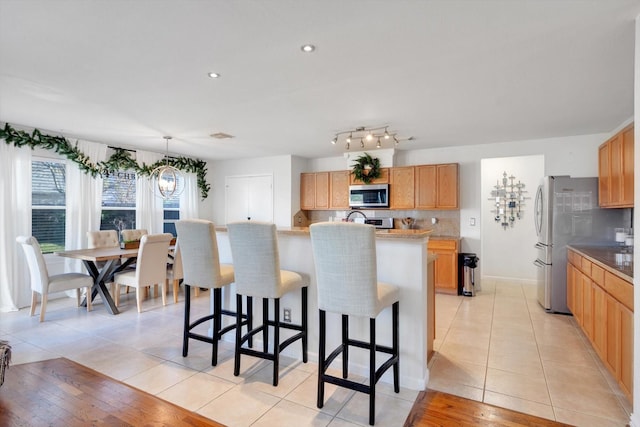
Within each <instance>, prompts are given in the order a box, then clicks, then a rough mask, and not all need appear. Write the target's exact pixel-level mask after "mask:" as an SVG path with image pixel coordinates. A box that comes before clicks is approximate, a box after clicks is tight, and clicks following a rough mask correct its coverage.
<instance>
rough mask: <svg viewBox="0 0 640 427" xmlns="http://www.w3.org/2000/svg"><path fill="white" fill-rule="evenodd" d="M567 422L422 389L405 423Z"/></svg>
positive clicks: (419, 426)
mask: <svg viewBox="0 0 640 427" xmlns="http://www.w3.org/2000/svg"><path fill="white" fill-rule="evenodd" d="M566 425H568V424H562V423H558V422H556V421H551V420H547V419H544V418H538V417H534V416H531V415H526V414H523V413H520V412H515V411H511V410H509V409H504V408H498V407H497V406H492V405H487V404H486V403H482V402H476V401H475V400H469V399H465V398H462V397H458V396H453V395H451V394H446V393H442V392H439V391H431V390H427V391H422V392H420V394H419V395H418V398H417V399H416V402H415V403H414V404H413V408H412V409H411V412H410V413H409V416H408V417H407V420H406V421H405V423H404V427H426V426H492V427H494V426H510V427H517V426H540V427H546V426H566Z"/></svg>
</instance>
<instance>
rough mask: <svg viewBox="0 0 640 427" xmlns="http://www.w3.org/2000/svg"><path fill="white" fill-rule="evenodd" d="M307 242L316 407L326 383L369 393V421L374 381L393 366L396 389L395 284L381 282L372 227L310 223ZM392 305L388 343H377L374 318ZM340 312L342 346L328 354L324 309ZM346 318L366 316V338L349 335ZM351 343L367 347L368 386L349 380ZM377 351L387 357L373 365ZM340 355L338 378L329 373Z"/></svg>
mask: <svg viewBox="0 0 640 427" xmlns="http://www.w3.org/2000/svg"><path fill="white" fill-rule="evenodd" d="M309 230H310V232H311V245H312V248H313V257H314V262H315V266H316V282H317V286H318V309H319V312H320V313H319V314H320V322H319V323H320V333H319V341H320V349H319V352H318V359H319V360H318V364H319V366H318V408H322V406H323V405H324V383H325V382H328V383H330V384H335V385H338V386H341V387H345V388H348V389H351V390H355V391H359V392H362V393H366V394H368V395H369V424H370V425H373V424H374V421H375V396H376V383H377V382H378V380H379V379H380V378H381V377H382V375H383V374H384V373H385V372H386V371H387V369H389V368H390V367H391V366H393V388H394V391H395V392H396V393H398V392H400V384H399V365H398V364H399V349H398V342H399V341H398V314H399V313H398V307H399V291H398V288H397V287H395V286H392V285H388V284H386V283H380V282H378V279H377V270H376V242H375V229H374V227H373V226H371V225H365V224H356V223H341V222H325V223H316V224H312V225H311V226H310V227H309ZM388 306H392V316H391V317H392V325H391V327H392V346H391V347H388V346H383V345H380V344H377V343H376V316H377V315H378V314H379V313H380V312H381V311H382V310H383V309H384V308H385V307H388ZM327 311H329V312H332V313H338V314H340V315H341V316H342V341H341V344H340V345H339V346H338V347H337V348H336V349H335V350H333V352H331V354H330V355H329V356H328V357H325V355H326V342H327V331H326V312H327ZM349 316H360V317H368V318H369V328H370V329H369V342H364V341H359V340H354V339H351V338H349ZM349 346H353V347H359V348H364V349H368V350H369V385H366V384H362V383H359V382H356V381H351V380H348V379H347V377H348V367H349ZM376 352H382V353H386V354H389V355H391V356H390V357H389V358H388V359H387V360H386V361H385V362H384V363H382V365H380V367H379V368H378V369H376ZM340 353H342V378H339V377H335V376H331V375H329V374H327V372H326V371H327V368H328V367H329V365H330V364H331V362H332V361H333V360H334V359H335V358H336V357H337V356H338V355H340Z"/></svg>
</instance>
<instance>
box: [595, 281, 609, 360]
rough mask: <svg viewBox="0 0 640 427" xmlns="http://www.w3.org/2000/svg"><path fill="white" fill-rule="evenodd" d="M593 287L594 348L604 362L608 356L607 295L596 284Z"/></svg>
mask: <svg viewBox="0 0 640 427" xmlns="http://www.w3.org/2000/svg"><path fill="white" fill-rule="evenodd" d="M592 286H593V339H592V342H593V347H594V348H595V349H596V352H597V353H598V355H599V356H600V359H602V360H604V359H605V358H606V355H607V294H606V292H605V291H604V289H602V288H601V287H600V286H598V285H597V284H596V283H595V282H593V283H592Z"/></svg>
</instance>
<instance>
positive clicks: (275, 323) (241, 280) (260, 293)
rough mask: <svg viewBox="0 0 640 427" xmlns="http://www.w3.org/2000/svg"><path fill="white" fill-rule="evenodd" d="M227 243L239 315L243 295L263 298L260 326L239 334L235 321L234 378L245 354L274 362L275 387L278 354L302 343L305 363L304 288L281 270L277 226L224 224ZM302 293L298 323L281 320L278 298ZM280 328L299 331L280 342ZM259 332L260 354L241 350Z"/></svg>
mask: <svg viewBox="0 0 640 427" xmlns="http://www.w3.org/2000/svg"><path fill="white" fill-rule="evenodd" d="M227 230H228V232H229V243H230V244H231V254H232V256H233V266H234V268H235V274H236V293H237V296H236V299H237V307H238V312H240V309H241V307H242V299H241V296H242V295H246V296H247V297H249V296H252V297H257V298H262V324H261V325H260V326H258V327H256V328H251V327H248V328H247V333H246V334H244V335H242V325H240V323H239V322H237V321H236V348H235V353H236V354H235V364H234V368H233V375H235V376H238V375H239V374H240V356H241V355H242V354H247V355H250V356H254V357H260V358H262V359H266V360H272V361H273V385H274V386H277V385H278V370H279V363H280V352H281V351H282V350H284V349H285V348H286V347H287V346H289V344H292V343H293V342H295V341H297V340H301V342H302V361H303V362H304V363H307V285H306V284H305V282H304V280H303V279H302V276H300V275H299V274H298V273H295V272H293V271H287V270H281V269H280V258H279V252H278V239H277V236H276V226H275V225H274V224H269V223H264V222H256V221H251V222H248V221H247V222H237V223H231V224H227ZM298 289H301V290H302V300H301V302H302V304H301V305H302V309H301V313H302V320H301V323H300V324H291V323H282V322H281V321H280V298H281V297H282V296H283V295H284V294H286V293H288V292H291V291H294V290H298ZM270 299H273V302H274V303H273V320H270V319H269V300H270ZM270 326H271V327H273V353H269V351H268V350H269V327H270ZM280 328H285V329H291V330H294V331H298V333H297V334H294V335H292V336H291V337H289V338H287V339H286V340H284V341H283V342H280ZM260 332H262V338H263V349H262V351H257V350H253V349H251V348H247V347H243V344H244V343H245V342H247V341H248V342H249V346H251V339H252V338H253V336H254V335H256V334H258V333H260Z"/></svg>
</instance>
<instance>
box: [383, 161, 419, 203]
mask: <svg viewBox="0 0 640 427" xmlns="http://www.w3.org/2000/svg"><path fill="white" fill-rule="evenodd" d="M389 193H390V195H389V198H390V200H389V207H390V208H391V209H413V208H414V207H415V168H414V167H413V166H405V167H401V168H391V174H390V178H389Z"/></svg>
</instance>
